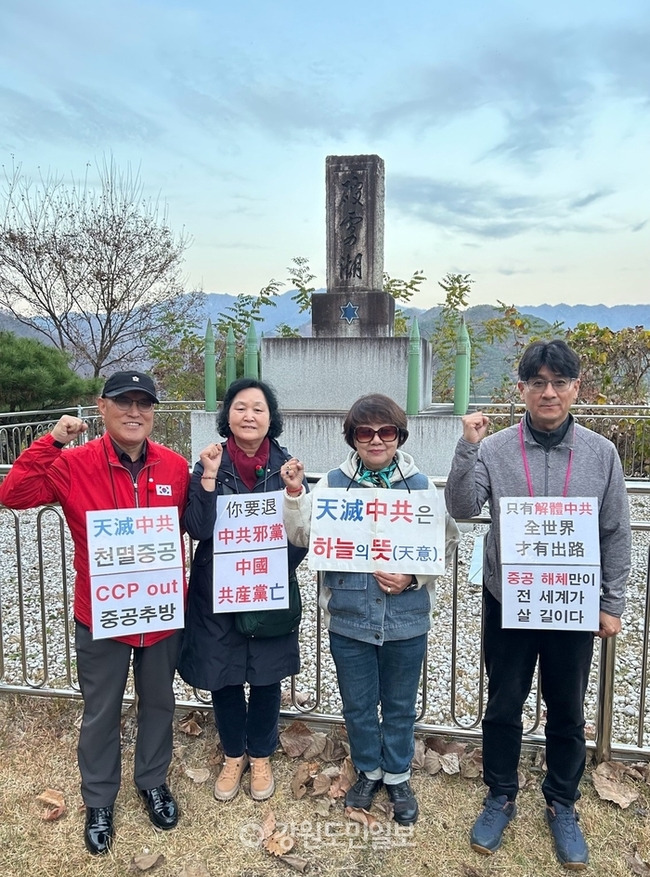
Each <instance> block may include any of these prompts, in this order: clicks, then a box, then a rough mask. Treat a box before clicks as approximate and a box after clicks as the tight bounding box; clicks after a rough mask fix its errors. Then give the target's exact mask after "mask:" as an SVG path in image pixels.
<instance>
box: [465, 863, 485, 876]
mask: <svg viewBox="0 0 650 877" xmlns="http://www.w3.org/2000/svg"><path fill="white" fill-rule="evenodd" d="M463 877H482V874H481V872H480V871H477V870H476V868H472V866H471V865H466V864H463Z"/></svg>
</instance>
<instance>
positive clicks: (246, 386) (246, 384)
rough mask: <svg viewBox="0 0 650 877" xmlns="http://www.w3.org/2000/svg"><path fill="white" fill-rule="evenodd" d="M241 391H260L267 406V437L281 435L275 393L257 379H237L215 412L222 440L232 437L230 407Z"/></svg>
mask: <svg viewBox="0 0 650 877" xmlns="http://www.w3.org/2000/svg"><path fill="white" fill-rule="evenodd" d="M242 390H261V391H262V392H263V393H264V398H265V399H266V404H267V405H268V406H269V415H270V423H269V431H268V433H267V435H268V437H269V438H272V439H274V438H277V437H278V436H279V435H281V433H282V426H283V421H282V413H281V411H280V406H279V405H278V397H277V396H276V395H275V391H274V390H273V389H272V388H271V387H270V386H269V385H268V384H267V383H265V382H264V381H258V380H257V378H238V379H237V380H236V381H233V382H232V384H231V385H230V386H229V387H228V389H227V390H226V393H225V396H224V397H223V402H222V403H221V407H220V408H219V411H218V412H217V429H218V430H219V435H222V436H224V438H228V437H229V436H231V435H232V432H231V431H230V425H229V423H228V418H229V416H230V406H231V405H232V403H233V400H234V398H235V396H236V395H237V394H238V393H241V392H242Z"/></svg>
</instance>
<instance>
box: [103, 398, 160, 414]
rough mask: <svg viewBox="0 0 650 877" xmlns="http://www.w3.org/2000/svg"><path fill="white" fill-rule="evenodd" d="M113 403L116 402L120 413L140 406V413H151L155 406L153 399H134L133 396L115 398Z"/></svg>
mask: <svg viewBox="0 0 650 877" xmlns="http://www.w3.org/2000/svg"><path fill="white" fill-rule="evenodd" d="M109 398H110V399H111V402H114V403H115V404H116V405H117V407H118V408H119V409H120V411H128V410H129V409H130V407H131V406H132V405H137V406H138V411H151V409H152V408H153V406H154V401H153V399H149V398H146V399H134V398H133V397H132V396H113V397H112V398H111V397H109Z"/></svg>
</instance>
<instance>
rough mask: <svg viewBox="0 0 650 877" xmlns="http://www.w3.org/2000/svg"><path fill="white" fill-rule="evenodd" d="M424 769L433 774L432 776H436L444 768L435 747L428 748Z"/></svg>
mask: <svg viewBox="0 0 650 877" xmlns="http://www.w3.org/2000/svg"><path fill="white" fill-rule="evenodd" d="M424 769H425V771H426V772H427V773H428V774H431V776H435V775H436V774H437V773H440V771H441V770H442V764H441V763H440V756H439V755H438V753H437V752H434V751H433V749H427V751H426V753H425V755H424Z"/></svg>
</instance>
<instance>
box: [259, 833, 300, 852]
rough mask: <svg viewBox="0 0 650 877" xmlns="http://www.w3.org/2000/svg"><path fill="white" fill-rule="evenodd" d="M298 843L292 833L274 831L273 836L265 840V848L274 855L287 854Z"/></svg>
mask: <svg viewBox="0 0 650 877" xmlns="http://www.w3.org/2000/svg"><path fill="white" fill-rule="evenodd" d="M295 844H296V839H295V838H293V837H291V835H290V834H283V833H281V832H279V831H274V832H273V834H272V835H271V837H267V839H266V840H265V841H264V842H263V846H264V849H265V850H266V851H267V852H268V853H270V854H271V855H272V856H285V855H286V854H287V853H288V852H290V851H291V850H292V849H293V848H294V846H295Z"/></svg>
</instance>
